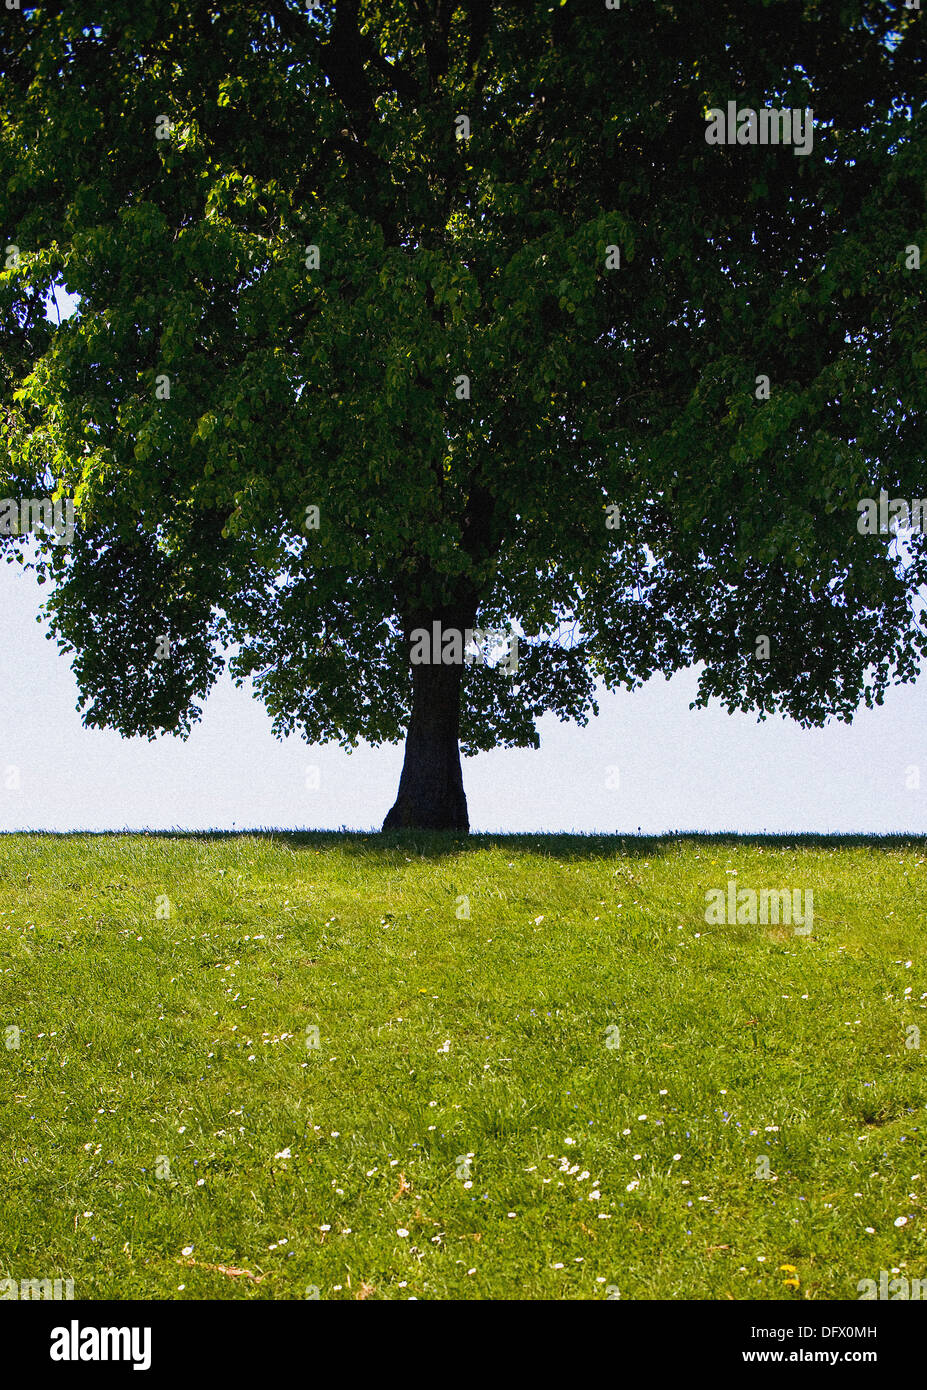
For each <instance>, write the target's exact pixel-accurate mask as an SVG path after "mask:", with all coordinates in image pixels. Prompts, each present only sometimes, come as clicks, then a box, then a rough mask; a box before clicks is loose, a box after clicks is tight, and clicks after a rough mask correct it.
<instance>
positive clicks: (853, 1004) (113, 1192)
mask: <svg viewBox="0 0 927 1390" xmlns="http://www.w3.org/2000/svg"><path fill="white" fill-rule="evenodd" d="M925 859H927V842H925V841H924V840H921V839H901V838H896V839H871V840H867V839H862V838H860V839H845V838H832V839H830V838H823V837H821V838H816V837H790V838H786V837H782V838H775V837H769V838H766V837H754V838H737V837H734V836H729V837H725V836H697V835H692V836H680V837H666V838H662V839H645V838H633V837H632V838H625V839H622V838H617V837H604V836H603V837H580V836H541V837H537V836H472V837H471V838H470V839H469V840H461V839H459V838H455V837H452V836H440V835H434V836H423V835H393V836H381V835H363V834H327V833H324V834H323V833H318V834H316V833H307V834H289V833H281V832H274V833H269V832H268V833H266V834H265V833H254V834H242V835H179V834H176V835H174V834H157V835H154V834H153V835H129V834H125V835H70V836H53V835H43V834H16V835H7V836H3V837H0V880H2V894H0V899H2V906H0V1069H2V1086H0V1132H2V1145H0V1165H2V1177H0V1277H5V1278H10V1279H16V1280H22V1279H30V1278H49V1279H53V1278H55V1277H59V1278H71V1279H73V1281H74V1295H75V1297H76V1298H90V1299H102V1298H141V1299H206V1298H223V1299H235V1298H238V1299H305V1298H307V1297H316V1296H318V1297H321V1298H325V1299H331V1298H343V1299H352V1298H372V1299H381V1298H402V1299H406V1298H413V1297H414V1298H419V1299H426V1298H427V1299H499V1298H526V1299H604V1298H615V1297H618V1296H620V1297H621V1298H622V1299H648V1298H656V1299H728V1298H733V1299H770V1298H781V1297H786V1298H794V1299H798V1300H801V1299H809V1298H810V1299H856V1298H857V1297H858V1293H857V1283H858V1281H860V1280H862V1279H867V1278H871V1279H874V1280H876V1281H878V1279H879V1273H880V1270H883V1269H885V1270H889V1271H891V1270H893V1269H894V1270H896V1271H900V1272H901V1274H903V1275H905V1276H907V1277H909V1278H922V1277H927V1231H925V1223H924V1213H923V1205H924V1194H925V1189H927V1182H925V1180H924V1177H923V1174H924V1173H927V1144H925V1119H927V1078H925V1064H924V1050H925V1049H927V1014H925V1008H927V971H925V964H927V961H925V957H924V955H923V954H922V953H923V950H924V941H925V910H924V901H925V895H924V874H925ZM734 874H736V880H737V883H738V884H739V885H740V886H741V887H742V888H753V889H755V890H760V889H763V888H766V889H782V888H798V889H802V890H806V891H807V890H812V891H813V894H814V920H813V927H812V930H811V932H810V934H807V935H803V934H801V933H799V932H797V931H796V930H794V929H793V927H791V926H785V925H780V926H776V925H761V924H757V925H750V924H744V925H716V924H709V923H707V922H706V920H705V912H706V893H708V892H709V890H711V889H717V888H725V887H726V885H727V883H728V879H729V878H730V877H732V876H733V875H734ZM468 913H469V915H467V914H468ZM918 1029H920V1030H921V1031H923V1032H924V1034H925V1035H924V1040H923V1041H924V1046H923V1049H922V1048H921V1047H920V1046H919V1045H918V1044H919V1042H920V1038H919V1033H918V1031H917V1030H918ZM4 1044H5V1045H4ZM764 1174H766V1176H764ZM890 1277H894V1276H892V1275H890Z"/></svg>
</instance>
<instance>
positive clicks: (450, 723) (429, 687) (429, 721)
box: [383, 614, 472, 834]
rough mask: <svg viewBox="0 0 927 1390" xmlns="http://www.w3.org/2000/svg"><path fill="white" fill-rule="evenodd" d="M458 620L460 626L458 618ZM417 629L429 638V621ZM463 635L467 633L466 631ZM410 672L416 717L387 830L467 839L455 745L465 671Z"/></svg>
mask: <svg viewBox="0 0 927 1390" xmlns="http://www.w3.org/2000/svg"><path fill="white" fill-rule="evenodd" d="M456 616H457V618H458V621H462V620H461V618H460V615H456ZM441 617H442V618H447V617H448V615H446V614H442V615H441ZM470 622H472V619H470V620H469V621H466V626H469V625H470ZM416 626H421V627H424V628H425V629H426V630H427V631H428V632H431V630H432V617H431V615H429V617H428V619H427V620H423V621H422V622H421V623H420V624H416ZM447 626H448V627H456V626H457V622H448V623H447ZM410 627H411V624H410ZM460 630H461V631H463V630H465V627H464V626H463V625H462V626H461V628H460ZM408 636H409V633H408V631H407V638H408ZM435 645H436V644H435ZM431 654H432V657H434V656H435V655H437V656H438V657H439V658H440V655H441V652H440V649H438V650H437V652H436V651H435V650H434V649H432V653H431ZM410 669H411V673H412V716H411V718H410V720H409V728H408V732H407V733H406V753H405V760H404V762H403V765H402V776H401V777H400V779H399V791H398V793H397V796H396V801H395V803H394V805H393V807H392V809H391V810H390V812H389V814H388V815H387V817H386V820H385V821H384V822H383V829H384V830H400V829H409V830H457V831H462V832H463V833H464V834H466V833H467V832H468V831H469V829H470V821H469V818H468V816H467V798H466V796H465V794H464V789H463V777H462V775H461V771H460V749H459V747H458V742H457V740H458V735H459V732H460V688H461V681H462V679H463V665H462V663H454V664H452V665H444V664H440V661H439V662H435V661H432V662H429V663H424V664H421V665H411V666H410Z"/></svg>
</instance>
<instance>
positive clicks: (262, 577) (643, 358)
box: [0, 0, 927, 829]
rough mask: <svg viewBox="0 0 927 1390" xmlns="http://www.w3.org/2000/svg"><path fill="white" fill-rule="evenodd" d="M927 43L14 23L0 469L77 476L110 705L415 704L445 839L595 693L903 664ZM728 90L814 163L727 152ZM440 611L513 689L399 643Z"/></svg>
mask: <svg viewBox="0 0 927 1390" xmlns="http://www.w3.org/2000/svg"><path fill="white" fill-rule="evenodd" d="M923 24H924V19H923V17H922V15H921V14H920V13H919V10H918V9H917V8H915V7H914V6H912V5H910V4H906V3H904V0H899V2H898V3H888V0H839V3H838V2H837V0H826V3H825V0H702V3H701V4H699V5H697V6H693V5H690V4H684V3H681V2H680V0H624V3H623V4H621V5H620V8H615V7H612V6H606V4H605V3H603V0H565V2H563V3H554V4H551V3H550V0H461V2H460V3H455V0H392V3H390V0H321V3H317V4H314V5H309V6H306V5H302V6H301V5H297V4H296V3H295V0H270V3H267V4H265V5H263V6H255V5H253V4H251V3H250V0H247V2H246V0H184V3H179V2H178V0H98V2H97V3H89V0H86V2H85V0H69V3H67V4H54V3H41V4H37V5H29V4H28V3H26V0H24V3H23V8H22V9H21V10H19V11H9V12H6V13H4V15H3V18H2V26H3V27H2V44H3V57H2V73H0V107H2V144H0V236H2V238H3V241H4V243H5V245H7V246H13V247H15V248H17V250H18V254H16V253H15V252H7V254H6V262H7V266H6V269H5V270H4V271H3V273H2V275H0V371H2V381H0V390H2V392H3V400H2V436H0V439H2V456H0V467H2V469H3V474H4V487H5V490H6V492H7V493H8V494H9V495H10V496H34V495H36V492H37V490H39V489H41V491H42V495H47V496H52V495H57V496H59V497H63V496H73V497H74V499H75V503H76V508H77V518H78V524H77V530H76V534H75V537H74V541H73V544H72V545H70V546H57V547H56V546H48V547H46V548H45V550H44V551H42V552H40V554H39V558H38V560H37V563H38V566H39V569H40V571H41V574H40V577H41V578H43V579H45V578H48V579H51V581H52V584H53V588H52V591H51V598H50V600H49V603H48V606H47V609H48V614H49V616H50V620H51V626H52V632H53V633H54V634H55V636H56V637H57V639H58V641H59V644H60V646H61V647H62V649H64V650H67V651H70V652H73V654H74V668H75V672H76V675H77V678H78V682H79V685H80V689H81V692H82V706H83V710H84V719H85V721H86V722H87V723H88V724H90V725H97V726H108V727H113V728H116V729H118V730H120V731H122V732H123V733H125V734H138V733H142V734H149V735H153V734H154V733H156V732H158V731H161V730H172V731H175V732H179V733H184V732H186V731H187V730H188V728H189V727H190V724H191V721H192V720H194V719H195V718H196V717H197V716H198V714H199V712H200V709H199V702H201V701H202V699H203V698H204V697H205V695H206V693H207V691H208V689H209V687H210V685H211V683H212V682H213V681H214V680H215V678H216V675H217V673H218V671H219V670H220V669H221V665H222V662H223V660H224V659H225V658H226V656H227V655H229V654H231V658H230V659H231V669H232V672H233V674H234V675H235V676H236V677H238V678H241V679H245V678H248V677H252V678H253V679H254V682H255V686H256V689H257V692H258V693H259V695H260V696H261V697H262V698H263V699H264V701H265V702H266V705H267V708H268V709H269V711H270V713H271V714H272V716H273V720H274V726H275V729H276V731H278V732H280V733H285V732H290V731H292V730H294V729H298V730H300V731H301V732H302V733H303V734H304V735H305V737H306V738H308V739H309V740H312V741H319V740H328V739H339V740H341V741H342V742H343V743H344V744H345V745H347V746H350V745H351V744H352V743H354V742H355V741H356V740H358V739H360V738H364V739H367V740H370V741H371V742H373V743H378V742H381V741H384V740H387V741H396V740H397V739H399V738H401V737H402V735H403V732H406V758H405V764H404V768H403V773H402V779H401V783H400V788H399V794H398V797H397V800H396V803H395V805H394V807H393V808H392V810H391V812H390V814H389V816H388V817H387V821H386V824H387V825H388V826H407V825H408V826H425V827H439V828H440V827H449V828H457V829H465V828H466V826H467V810H466V800H465V797H464V792H463V786H462V781H461V773H460V760H459V751H458V750H459V748H461V747H462V749H463V751H464V752H465V753H472V752H475V751H477V750H480V749H487V748H490V747H493V746H495V745H497V744H507V745H518V746H527V745H536V743H537V734H536V731H535V721H536V719H537V718H538V716H539V715H540V714H542V713H543V712H545V711H551V710H552V711H555V712H556V713H557V714H558V715H559V716H560V717H561V718H573V719H577V720H580V721H584V720H585V719H586V718H587V717H588V714H589V713H590V712H594V711H595V710H596V705H595V694H596V690H597V688H598V685H599V684H600V683H604V684H605V685H606V686H607V687H616V686H620V685H624V686H626V687H629V688H631V687H634V686H636V685H639V684H640V683H641V682H642V681H644V680H645V679H646V678H647V677H648V676H650V675H651V674H652V673H653V672H655V671H657V670H660V671H663V672H665V673H667V674H669V673H670V672H672V671H675V670H677V669H679V668H682V667H684V666H688V665H691V664H693V663H702V674H701V681H700V687H699V701H700V702H705V701H707V700H708V699H709V698H711V697H712V696H716V697H720V699H721V700H723V701H724V702H726V704H727V705H728V706H729V707H730V708H743V709H754V710H757V711H759V713H760V715H761V716H762V715H764V714H766V713H767V712H770V711H774V710H781V711H784V712H786V713H788V714H789V715H791V716H793V717H795V718H796V719H798V720H800V721H802V722H804V723H820V722H822V721H823V720H824V719H826V718H827V717H828V716H831V715H836V716H838V717H841V718H845V719H846V718H849V717H850V716H851V715H852V713H853V711H854V710H855V709H856V708H857V707H858V705H859V704H860V702H861V701H863V700H865V701H866V702H867V703H869V704H872V703H873V702H878V701H881V699H882V696H883V692H884V690H885V689H886V687H887V686H888V685H889V684H890V683H891V682H893V681H896V680H907V679H911V678H912V677H913V676H914V675H915V674H916V671H917V669H918V662H919V657H920V655H921V653H922V652H923V650H924V646H925V637H924V633H923V630H922V627H921V624H920V619H919V604H918V590H919V588H920V586H921V584H922V583H923V581H924V578H925V565H927V549H925V539H924V536H923V535H922V534H920V533H915V534H912V535H911V536H910V537H908V539H907V541H906V543H905V545H904V547H903V548H902V549H901V551H900V553H899V546H898V543H897V541H896V540H895V538H894V537H893V536H891V535H881V536H879V535H876V536H868V535H861V534H860V533H859V530H858V527H857V519H858V514H857V502H858V501H859V499H860V498H863V497H868V496H875V495H877V494H878V492H879V490H880V489H882V488H884V489H886V490H887V491H888V493H889V494H890V496H891V497H892V498H896V497H897V498H913V497H919V496H920V495H921V494H922V493H927V474H925V470H924V460H925V457H927V315H925V312H924V309H925V304H924V298H925V295H924V289H923V285H924V279H923V276H924V274H927V270H925V271H919V270H918V269H917V262H918V255H917V254H915V251H914V250H912V248H915V250H916V251H917V252H920V253H921V254H922V253H923V251H924V249H925V248H927V210H925V203H927V196H925V188H927V119H925V65H924V50H923V35H924V30H923ZM729 101H733V102H735V103H736V105H737V107H739V108H752V109H754V110H759V109H760V108H763V107H776V108H778V109H790V110H796V111H797V110H803V109H805V108H811V110H812V111H813V120H814V124H813V146H812V148H811V149H810V151H806V152H804V153H796V149H795V147H794V146H793V147H789V146H788V145H786V144H779V145H771V144H770V145H759V144H747V143H743V144H739V143H733V144H732V143H725V144H723V145H718V144H711V143H709V142H708V141H707V140H706V129H707V125H706V115H707V113H708V112H709V110H711V109H720V110H725V111H726V110H727V104H728V102H729ZM463 117H465V118H466V120H463V119H461V118H463ZM468 126H469V130H468ZM55 286H63V287H64V289H65V290H66V291H67V292H68V293H69V294H70V295H71V296H73V297H74V298H75V300H76V304H77V309H76V311H75V312H74V313H73V314H71V315H70V316H69V317H65V318H64V320H63V321H62V322H60V323H59V322H58V321H57V318H56V317H55V316H54V315H53V316H52V319H51V320H49V318H48V316H47V314H46V305H47V303H48V296H49V294H50V292H51V291H52V290H53V289H54V287H55ZM464 379H466V380H464ZM766 379H768V390H767V388H766ZM468 388H469V389H468ZM313 507H317V508H318V509H319V510H318V514H317V516H316V514H315V513H313V512H312V510H311V509H312V508H313ZM615 509H617V511H616V510H615ZM316 520H317V521H318V526H317V528H315V527H314V525H313V523H314V522H315V521H316ZM616 520H617V521H618V523H619V524H618V525H617V526H616V525H615V524H614V523H615V522H616ZM609 522H611V523H612V524H611V525H609ZM6 544H7V545H8V546H9V547H10V548H11V549H12V550H13V552H14V553H15V554H16V555H17V556H18V558H20V559H22V557H23V550H22V541H21V539H20V540H18V541H17V540H15V539H13V538H11V539H10V540H9V541H7V542H6ZM435 622H438V623H440V624H441V627H442V629H443V630H447V629H455V630H459V631H465V630H466V629H467V628H473V627H482V628H514V630H516V631H518V632H519V633H520V634H521V639H522V640H521V642H520V646H519V662H518V666H517V669H516V670H515V671H514V672H507V671H505V670H503V669H493V668H492V667H491V666H489V665H480V664H472V665H466V664H461V662H460V661H457V660H455V661H451V662H449V663H448V664H444V663H442V662H431V663H424V664H415V663H413V662H411V661H410V656H411V655H412V653H413V651H414V650H415V643H416V642H417V641H418V638H417V637H416V632H417V630H418V629H423V628H424V629H426V630H428V631H429V632H430V631H431V630H432V625H433V624H434V623H435ZM163 638H166V639H167V643H168V645H166V644H165V643H164V642H163V641H162V640H161V639H163ZM167 650H169V653H170V654H169V656H167V657H166V658H165V651H167ZM419 650H421V649H420V648H419ZM159 654H160V655H159Z"/></svg>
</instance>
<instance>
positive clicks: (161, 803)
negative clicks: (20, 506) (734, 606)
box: [0, 563, 927, 833]
mask: <svg viewBox="0 0 927 1390" xmlns="http://www.w3.org/2000/svg"><path fill="white" fill-rule="evenodd" d="M42 598H43V590H42V589H40V588H39V586H38V585H37V584H36V583H35V580H34V577H33V576H32V575H31V574H23V573H22V572H21V571H20V570H19V569H18V567H16V566H13V565H8V564H5V563H0V612H2V613H3V620H4V624H3V626H4V641H3V649H2V650H3V660H2V662H0V740H2V744H0V830H16V829H35V830H70V829H78V828H85V829H91V830H104V829H123V828H126V827H128V828H132V829H142V828H146V827H148V828H155V829H171V828H183V829H191V830H200V829H208V828H217V829H232V828H235V829H239V830H240V829H242V828H256V827H270V826H276V827H287V828H334V829H337V828H339V827H341V826H346V827H348V828H349V829H365V830H366V829H379V826H380V824H381V822H382V820H383V817H384V815H385V814H386V812H387V811H388V810H389V807H390V806H391V805H392V802H393V799H394V797H395V793H396V787H397V784H398V779H399V772H400V768H401V762H402V750H401V748H400V747H398V746H397V747H383V748H379V749H371V748H358V749H357V750H356V751H355V752H354V753H353V754H350V755H348V754H346V753H344V752H343V751H341V750H340V749H339V748H338V747H337V746H321V747H309V746H308V745H307V744H305V743H302V742H301V741H300V740H298V739H296V738H291V739H289V740H287V741H285V742H282V743H281V742H278V741H277V740H275V739H274V738H273V736H272V734H271V732H270V721H269V719H268V717H267V715H266V713H265V712H264V710H263V707H262V706H261V705H260V704H259V703H258V702H257V701H256V700H254V699H253V698H252V696H251V695H250V694H249V693H248V692H247V691H246V690H244V689H243V690H237V689H236V688H235V687H234V686H233V685H232V683H231V681H229V680H228V679H227V678H224V679H223V680H222V681H220V683H219V684H218V685H217V687H216V688H215V689H214V691H213V693H212V695H211V696H210V698H209V699H208V700H207V702H206V706H205V710H204V715H203V719H202V720H201V722H200V723H199V725H197V726H196V728H195V729H194V731H193V733H192V734H191V735H190V738H189V739H188V740H187V741H186V742H184V741H182V740H180V739H175V738H171V737H169V736H166V737H163V738H160V739H157V740H156V741H154V742H153V743H149V742H148V741H147V740H145V739H122V738H120V737H119V735H118V734H115V733H109V732H100V731H98V730H88V729H84V728H83V727H82V725H81V722H80V718H79V716H78V714H77V712H76V708H75V707H76V701H77V687H76V683H75V681H74V677H73V675H72V673H71V669H70V665H69V662H68V660H67V659H66V658H65V657H62V656H60V655H59V654H58V651H57V648H56V646H55V644H54V643H53V642H47V641H46V640H45V637H44V626H43V625H39V624H37V623H36V621H35V618H36V614H37V613H38V610H39V606H40V604H41V602H42ZM694 691H695V676H694V674H693V673H691V672H687V673H683V674H680V675H678V676H676V677H674V678H673V680H671V681H670V682H666V681H665V680H664V679H663V677H662V676H658V677H656V678H655V679H654V680H653V681H651V682H650V683H649V684H648V685H647V686H645V687H644V689H643V690H641V691H638V692H637V693H635V694H626V693H619V694H615V695H605V696H603V698H602V700H601V702H600V708H601V713H600V715H599V717H598V719H595V720H591V721H590V723H589V724H588V725H587V726H586V728H584V729H581V728H578V727H577V726H575V725H571V724H561V723H559V721H558V720H557V719H556V718H554V717H552V716H551V717H547V718H545V719H544V720H543V721H542V722H541V725H540V732H541V747H540V750H538V751H536V752H535V751H533V750H531V749H525V750H521V749H515V750H506V749H500V750H498V751H496V752H493V753H484V754H479V755H478V756H477V757H476V758H467V759H464V760H463V769H464V783H465V787H466V790H467V797H468V801H469V807H470V823H471V828H472V829H473V830H502V831H549V830H573V831H592V830H598V831H606V832H612V831H627V832H632V833H633V832H636V831H637V828H638V826H640V827H641V829H642V830H643V831H644V832H645V833H648V832H649V833H654V832H661V831H667V830H732V831H740V832H750V831H762V830H769V831H798V830H805V831H822V832H827V831H873V832H886V831H914V832H919V833H922V832H924V831H925V830H927V815H925V798H927V732H925V731H927V718H925V716H927V679H924V678H922V679H921V680H920V681H919V682H918V683H917V684H916V685H911V686H903V687H897V688H895V689H893V690H892V691H890V692H889V694H888V696H887V697H886V703H885V705H884V706H883V707H882V708H881V709H879V710H874V711H871V712H870V711H866V710H863V711H861V712H860V713H859V715H858V716H857V718H856V720H855V721H854V723H853V724H852V725H851V726H847V725H844V724H836V723H835V724H832V725H830V726H828V727H827V728H825V729H815V730H803V729H801V728H799V727H798V726H797V725H796V724H793V723H791V722H789V721H786V720H782V719H770V720H768V721H767V722H766V723H765V724H757V722H756V720H755V719H753V718H751V717H750V716H747V715H729V714H727V713H726V712H725V710H724V709H723V708H721V707H720V706H718V705H715V706H713V707H712V708H710V709H708V710H702V711H694V710H690V709H689V708H688V705H689V701H690V700H691V699H692V698H693V695H694ZM312 767H315V768H317V769H318V774H317V776H318V782H319V785H318V788H317V789H313V788H312V787H311V786H309V785H307V782H310V783H311V781H312V780H314V779H313V775H312V774H310V776H309V777H308V778H307V769H309V768H312ZM912 767H919V768H920V781H921V783H922V786H921V787H910V786H908V785H906V784H907V783H908V782H911V781H913V780H914V778H913V777H912V776H911V774H910V771H909V770H910V769H911V768H912ZM610 768H617V769H618V782H619V786H618V787H617V789H614V788H611V787H609V785H608V782H609V780H610V779H609V769H610ZM13 769H15V770H16V771H15V772H14V771H13ZM611 780H614V777H613V776H612V779H611ZM17 783H18V785H17Z"/></svg>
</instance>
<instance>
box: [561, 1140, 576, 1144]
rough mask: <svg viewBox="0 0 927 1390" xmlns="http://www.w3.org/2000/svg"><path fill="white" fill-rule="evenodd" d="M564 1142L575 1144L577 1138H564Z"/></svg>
mask: <svg viewBox="0 0 927 1390" xmlns="http://www.w3.org/2000/svg"><path fill="white" fill-rule="evenodd" d="M563 1142H564V1144H575V1143H576V1140H575V1139H564V1141H563Z"/></svg>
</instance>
